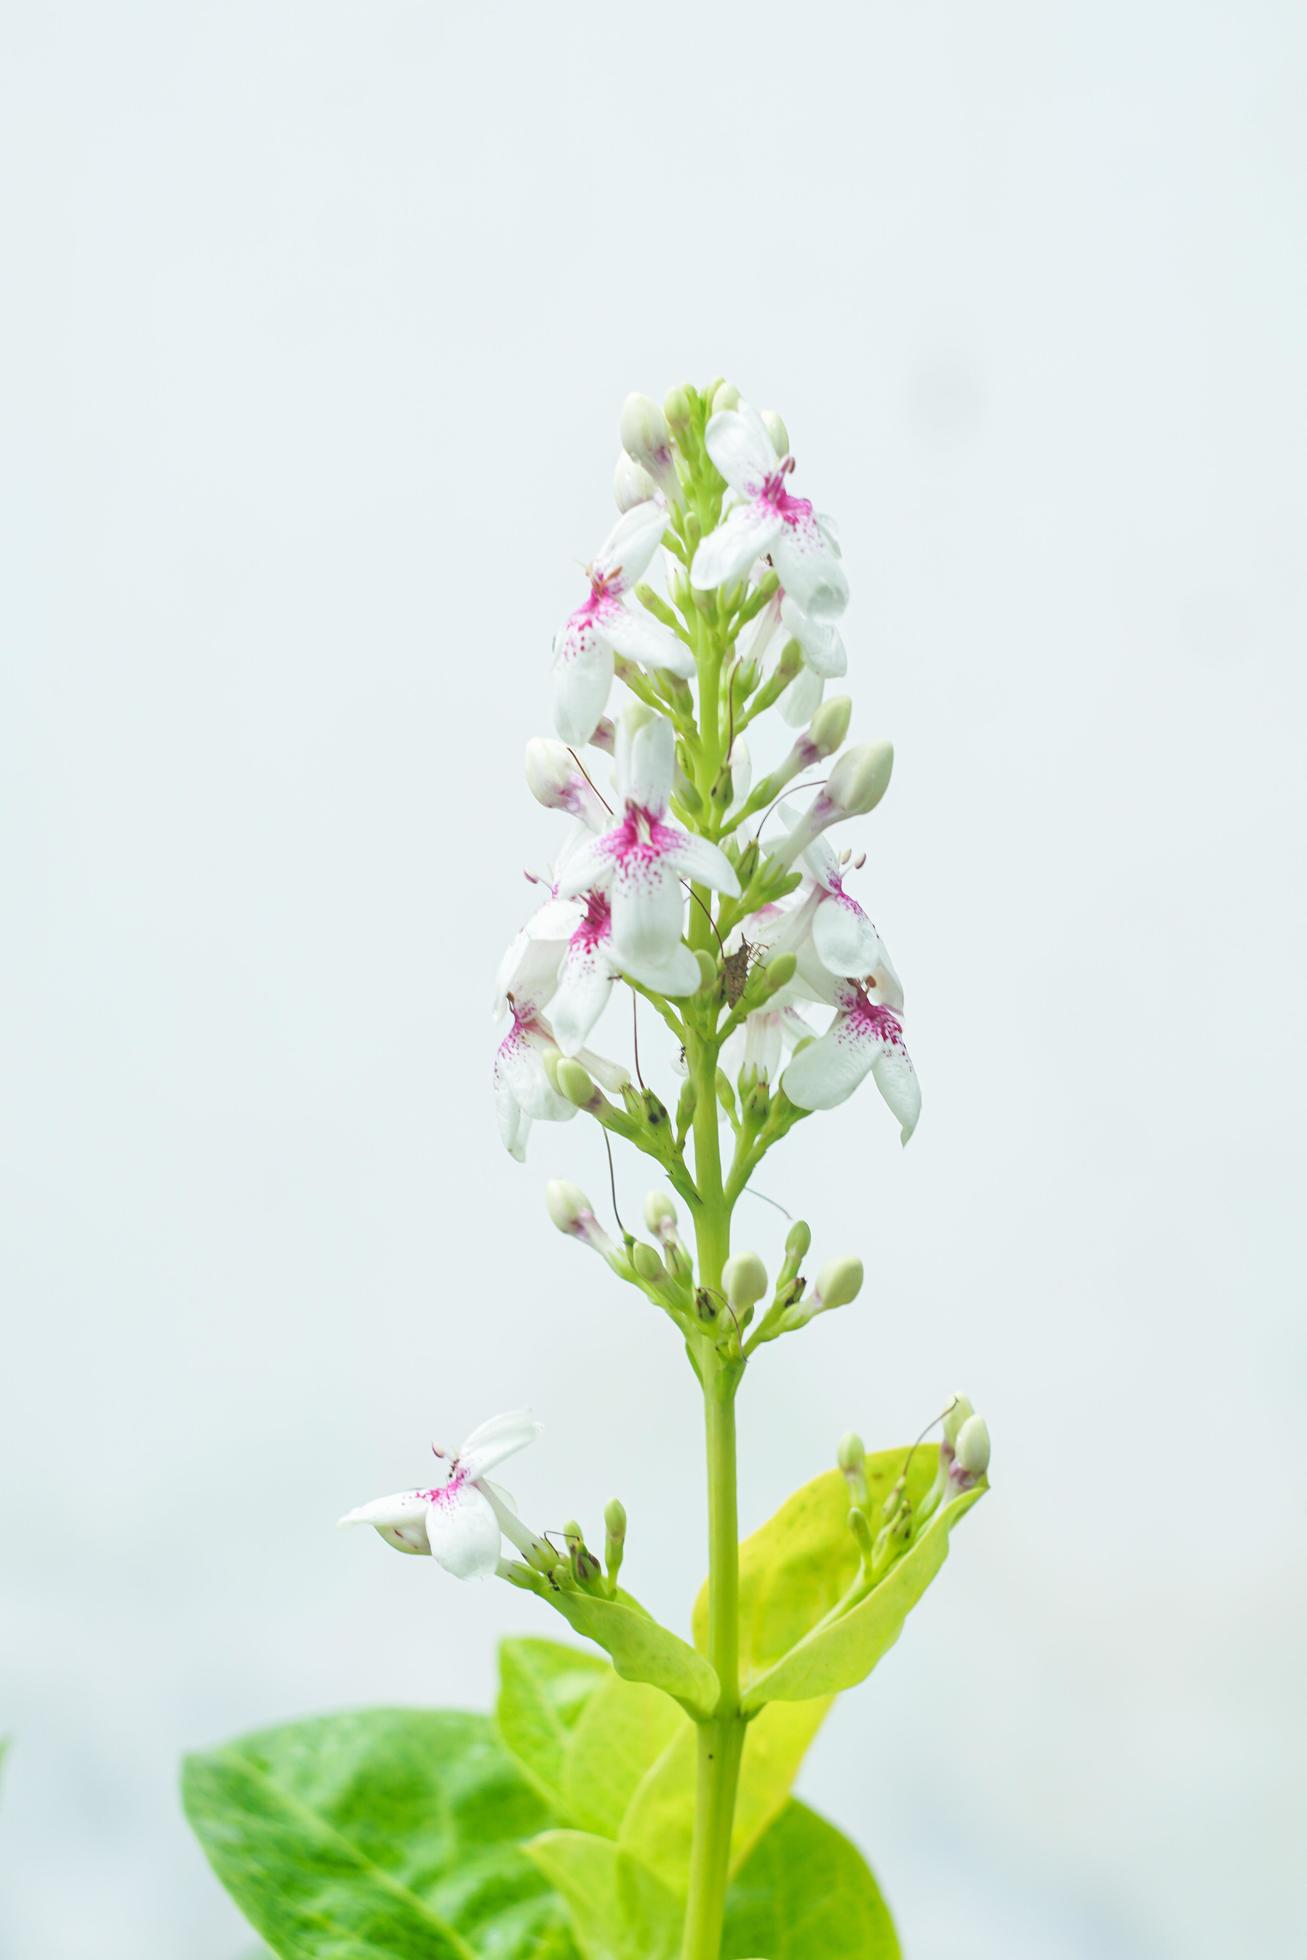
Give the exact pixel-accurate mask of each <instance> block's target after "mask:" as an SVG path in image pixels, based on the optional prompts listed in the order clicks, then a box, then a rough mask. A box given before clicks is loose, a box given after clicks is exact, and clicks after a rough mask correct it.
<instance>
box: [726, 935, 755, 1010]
mask: <svg viewBox="0 0 1307 1960" xmlns="http://www.w3.org/2000/svg"><path fill="white" fill-rule="evenodd" d="M761 959H762V948H761V947H759V946H754V945H752V944H751V943H750V942H749V940H747V939H742V940H741V941H740V943H739V945H738V946H737V947H736V949H735V951H734V952H733V953H724V954H723V955H722V995H723V998H724V999H725V1001H726V1003H727V1005H728V1006H729V1007H736V1006H738V1005H739V1002H740V999H741V996H742V995H743V993H744V989H745V987H746V986H747V985H748V981H749V975H750V973H751V972H752V971H753V968H754V967H755V966H757V965H758V964H759V962H760V961H761Z"/></svg>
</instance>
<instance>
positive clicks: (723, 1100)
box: [717, 1068, 735, 1116]
mask: <svg viewBox="0 0 1307 1960" xmlns="http://www.w3.org/2000/svg"><path fill="white" fill-rule="evenodd" d="M717 1100H718V1102H719V1103H720V1104H721V1106H722V1108H723V1109H724V1110H725V1111H726V1114H727V1115H728V1116H734V1114H735V1091H734V1089H733V1088H732V1087H731V1078H730V1077H729V1075H727V1073H726V1070H725V1069H723V1068H719V1069H718V1071H717Z"/></svg>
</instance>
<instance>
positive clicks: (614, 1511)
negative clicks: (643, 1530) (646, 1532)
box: [604, 1497, 626, 1590]
mask: <svg viewBox="0 0 1307 1960" xmlns="http://www.w3.org/2000/svg"><path fill="white" fill-rule="evenodd" d="M625 1550H626V1506H625V1505H624V1504H622V1503H620V1502H619V1500H618V1499H617V1498H615V1497H612V1498H610V1499H609V1501H608V1502H607V1504H605V1505H604V1564H605V1565H606V1566H607V1568H608V1584H609V1588H610V1590H611V1589H613V1588H615V1587H616V1585H617V1575H618V1573H619V1572H620V1571H621V1569H622V1557H623V1554H624V1553H625Z"/></svg>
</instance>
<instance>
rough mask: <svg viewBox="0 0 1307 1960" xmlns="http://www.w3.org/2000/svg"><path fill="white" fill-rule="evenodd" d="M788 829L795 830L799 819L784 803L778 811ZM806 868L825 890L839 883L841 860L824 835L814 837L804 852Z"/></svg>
mask: <svg viewBox="0 0 1307 1960" xmlns="http://www.w3.org/2000/svg"><path fill="white" fill-rule="evenodd" d="M776 814H777V816H778V817H779V818H780V820H781V822H782V823H783V824H784V825H785V828H786V829H787V830H793V828H794V826H795V824H796V823H797V822H798V821H799V819H798V817H797V816H796V814H795V813H794V811H793V810H791V809H790V807H789V805H788V804H786V803H782V804H781V806H780V808H779V809H778V810H777V812H776ZM803 863H804V868H805V870H806V871H807V872H808V873H809V875H810V876H811V877H812V878H813V879H814V880H815V882H816V883H817V884H819V885H820V886H821V888H822V890H823V891H833V890H834V889H835V887H836V885H837V884H838V883H839V876H840V861H839V858H838V857H837V856H836V854H835V852H834V850H833V849H832V847H831V845H830V844H829V843H828V842H827V840H826V839H825V838H824V837H814V838H813V839H812V842H811V843H810V844H809V845H808V846H807V847H806V849H805V850H804V852H803Z"/></svg>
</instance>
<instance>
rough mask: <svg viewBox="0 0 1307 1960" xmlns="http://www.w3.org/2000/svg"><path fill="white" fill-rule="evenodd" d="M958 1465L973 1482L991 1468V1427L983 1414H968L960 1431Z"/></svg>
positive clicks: (957, 1449) (957, 1446) (957, 1454)
mask: <svg viewBox="0 0 1307 1960" xmlns="http://www.w3.org/2000/svg"><path fill="white" fill-rule="evenodd" d="M955 1462H956V1467H957V1469H958V1470H960V1471H961V1472H962V1474H963V1476H965V1477H969V1478H970V1479H971V1480H972V1481H973V1482H974V1481H975V1480H976V1478H978V1477H983V1476H984V1474H985V1472H986V1471H987V1470H988V1468H989V1428H988V1425H987V1424H986V1422H985V1418H984V1417H983V1416H968V1417H967V1419H966V1421H965V1422H964V1423H963V1425H962V1427H961V1429H960V1430H959V1431H958V1440H957V1445H956V1456H955Z"/></svg>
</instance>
